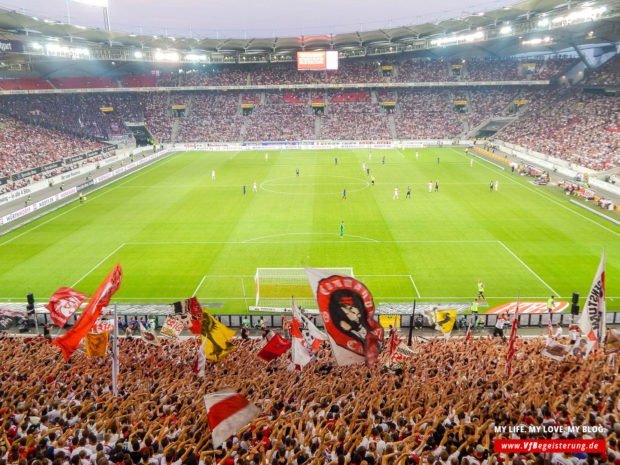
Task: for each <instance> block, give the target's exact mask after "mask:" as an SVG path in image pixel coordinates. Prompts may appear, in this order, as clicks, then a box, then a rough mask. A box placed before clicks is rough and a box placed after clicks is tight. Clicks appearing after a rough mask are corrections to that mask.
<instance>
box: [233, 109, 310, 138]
mask: <svg viewBox="0 0 620 465" xmlns="http://www.w3.org/2000/svg"><path fill="white" fill-rule="evenodd" d="M270 100H271V101H269V102H266V103H265V104H263V105H259V106H257V107H256V108H255V109H254V111H253V112H252V114H251V115H250V116H246V117H244V122H245V137H244V140H248V141H260V140H277V141H294V140H311V139H314V138H315V135H314V134H315V131H314V119H315V117H314V114H313V113H312V112H311V110H310V107H309V106H308V104H307V103H280V102H273V100H272V99H270Z"/></svg>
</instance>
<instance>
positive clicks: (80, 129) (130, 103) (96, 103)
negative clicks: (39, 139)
mask: <svg viewBox="0 0 620 465" xmlns="http://www.w3.org/2000/svg"><path fill="white" fill-rule="evenodd" d="M0 104H1V105H2V112H3V113H5V114H7V115H10V116H13V117H15V118H18V119H20V120H22V121H25V122H29V123H31V124H34V125H47V126H50V127H53V128H55V129H58V130H61V131H63V132H67V133H74V134H81V135H83V136H87V137H91V138H100V139H111V138H113V137H114V136H122V135H126V134H127V131H126V129H125V126H124V121H127V120H131V121H141V120H142V119H143V116H142V109H141V103H140V95H139V94H136V93H131V92H126V93H118V94H117V93H109V94H108V93H106V94H91V93H88V94H53V95H19V96H18V95H9V96H2V97H0ZM101 108H111V109H112V111H110V112H104V111H102V110H101Z"/></svg>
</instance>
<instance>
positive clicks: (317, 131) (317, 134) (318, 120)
mask: <svg viewBox="0 0 620 465" xmlns="http://www.w3.org/2000/svg"><path fill="white" fill-rule="evenodd" d="M314 138H315V139H320V138H321V117H320V116H315V117H314Z"/></svg>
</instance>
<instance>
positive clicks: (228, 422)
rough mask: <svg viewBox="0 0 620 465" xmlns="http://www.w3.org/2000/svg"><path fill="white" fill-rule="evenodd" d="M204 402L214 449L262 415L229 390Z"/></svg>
mask: <svg viewBox="0 0 620 465" xmlns="http://www.w3.org/2000/svg"><path fill="white" fill-rule="evenodd" d="M204 401H205V407H206V409H207V418H208V419H209V428H210V429H211V436H212V438H213V447H214V448H217V447H219V446H220V445H221V444H222V443H223V442H224V441H226V439H228V438H229V437H230V436H232V435H233V434H235V433H236V432H237V431H239V430H240V429H241V428H243V427H244V426H245V425H247V424H248V423H250V422H251V421H252V420H253V419H254V418H255V417H257V416H258V415H259V414H260V409H259V408H258V407H257V406H256V405H254V404H253V403H251V402H250V401H248V400H247V399H246V398H245V397H243V396H242V395H241V394H237V393H236V392H235V391H233V390H232V389H229V388H227V389H222V390H221V391H217V392H214V393H212V394H207V395H206V396H204Z"/></svg>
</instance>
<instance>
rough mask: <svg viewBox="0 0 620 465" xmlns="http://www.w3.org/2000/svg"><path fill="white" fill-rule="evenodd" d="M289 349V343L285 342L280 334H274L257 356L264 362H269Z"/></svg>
mask: <svg viewBox="0 0 620 465" xmlns="http://www.w3.org/2000/svg"><path fill="white" fill-rule="evenodd" d="M289 347H291V341H287V340H286V339H284V338H283V337H282V336H280V333H276V334H275V336H273V337H272V338H271V339H269V342H268V343H267V344H265V347H263V348H262V350H261V351H260V352H259V353H258V354H257V355H258V357H259V358H262V359H263V360H264V361H266V362H271V361H272V360H274V359H276V358H278V357H279V356H280V355H282V354H283V353H284V352H286V351H287V350H288V348H289Z"/></svg>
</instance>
